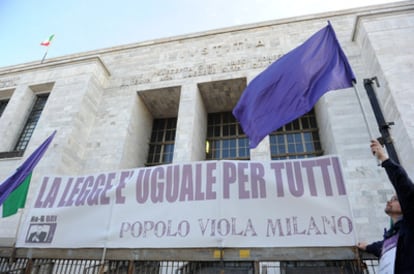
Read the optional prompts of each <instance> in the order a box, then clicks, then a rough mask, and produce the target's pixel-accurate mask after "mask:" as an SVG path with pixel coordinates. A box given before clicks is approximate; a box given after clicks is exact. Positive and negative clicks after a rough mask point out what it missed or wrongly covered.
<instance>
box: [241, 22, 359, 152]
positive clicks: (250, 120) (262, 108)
mask: <svg viewBox="0 0 414 274" xmlns="http://www.w3.org/2000/svg"><path fill="white" fill-rule="evenodd" d="M354 81H355V76H354V73H353V72H352V69H351V66H350V65H349V63H348V60H347V58H346V56H345V54H344V52H343V51H342V49H341V46H340V45H339V43H338V40H337V38H336V35H335V32H334V30H333V28H332V26H331V24H330V23H329V22H328V25H327V26H326V27H325V28H323V29H321V30H320V31H318V32H317V33H315V34H314V35H312V36H311V37H310V38H309V39H308V40H306V41H305V42H304V43H303V44H302V45H300V46H299V47H297V48H295V49H293V50H292V51H290V52H288V53H287V54H285V55H284V56H282V57H281V58H280V59H278V60H276V61H275V62H274V63H273V64H271V65H270V66H269V67H268V68H267V69H266V70H264V71H263V72H262V73H260V74H259V75H258V76H256V78H254V79H253V80H252V81H251V82H250V83H249V85H248V86H247V88H246V89H245V90H244V91H243V94H242V96H241V97H240V100H239V102H238V103H237V105H236V107H235V108H234V109H233V115H234V116H235V117H236V119H237V120H238V121H239V122H240V125H241V127H242V128H243V131H244V133H246V135H247V136H248V137H249V140H250V148H255V147H256V146H257V145H258V144H259V143H260V141H261V140H262V139H263V138H264V137H265V136H266V135H268V134H269V133H271V132H272V131H274V130H277V129H278V128H280V127H282V126H284V125H285V124H287V123H289V122H291V121H293V120H295V119H296V118H298V117H300V116H302V115H303V114H305V113H307V112H309V111H310V110H311V109H312V108H313V106H314V105H315V104H316V102H317V101H318V99H319V98H320V97H321V96H322V95H323V94H325V93H326V92H328V91H330V90H335V89H342V88H348V87H352V82H354Z"/></svg>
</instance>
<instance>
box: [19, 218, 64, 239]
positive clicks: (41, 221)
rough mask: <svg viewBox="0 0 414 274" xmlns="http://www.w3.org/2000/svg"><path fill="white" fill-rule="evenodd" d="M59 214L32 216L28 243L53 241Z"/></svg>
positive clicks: (27, 235)
mask: <svg viewBox="0 0 414 274" xmlns="http://www.w3.org/2000/svg"><path fill="white" fill-rule="evenodd" d="M56 226H57V216H53V215H52V216H32V218H31V220H30V225H29V228H28V229H27V234H26V240H25V242H26V243H39V244H42V243H51V242H52V240H53V237H54V235H55V231H56Z"/></svg>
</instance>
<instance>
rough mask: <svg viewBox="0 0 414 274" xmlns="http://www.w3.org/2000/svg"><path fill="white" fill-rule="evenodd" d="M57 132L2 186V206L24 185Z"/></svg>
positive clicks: (0, 191) (0, 199)
mask: <svg viewBox="0 0 414 274" xmlns="http://www.w3.org/2000/svg"><path fill="white" fill-rule="evenodd" d="M55 134H56V131H54V132H53V133H52V135H50V136H49V137H48V138H47V139H46V140H45V141H44V142H43V144H41V145H40V146H39V147H38V148H37V149H36V150H35V151H34V152H33V153H32V154H31V155H30V156H29V158H27V159H26V161H24V163H23V164H22V165H21V166H20V167H18V168H17V170H16V171H15V172H14V174H13V175H11V176H10V177H9V178H7V179H6V180H5V181H4V182H3V183H1V185H0V205H1V204H3V202H4V201H5V200H6V199H7V197H8V196H9V195H10V194H11V193H12V192H13V191H14V190H15V189H17V188H18V187H19V186H20V184H22V183H23V182H24V181H25V179H26V177H28V175H30V174H31V172H32V170H33V169H34V168H35V166H36V164H37V163H38V162H39V160H40V159H41V158H42V156H43V154H44V153H45V151H46V150H47V147H48V146H49V144H50V143H51V142H52V139H53V137H55Z"/></svg>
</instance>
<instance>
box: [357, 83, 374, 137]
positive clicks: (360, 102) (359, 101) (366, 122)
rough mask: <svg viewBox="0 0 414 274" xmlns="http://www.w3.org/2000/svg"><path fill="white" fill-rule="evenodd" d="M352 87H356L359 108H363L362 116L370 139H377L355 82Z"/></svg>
mask: <svg viewBox="0 0 414 274" xmlns="http://www.w3.org/2000/svg"><path fill="white" fill-rule="evenodd" d="M352 86H353V87H354V90H355V94H356V96H357V98H358V103H359V107H360V108H361V111H362V116H363V117H364V121H365V126H366V127H367V130H368V134H369V138H370V140H372V139H375V137H374V134H372V131H371V127H370V126H369V123H368V119H367V115H366V112H365V108H364V106H363V104H362V100H361V96H360V95H359V91H358V88H357V86H356V85H355V82H352Z"/></svg>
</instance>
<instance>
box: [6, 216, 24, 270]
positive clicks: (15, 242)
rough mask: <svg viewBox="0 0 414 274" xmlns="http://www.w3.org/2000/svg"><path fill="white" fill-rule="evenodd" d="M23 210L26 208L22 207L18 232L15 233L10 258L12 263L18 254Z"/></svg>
mask: <svg viewBox="0 0 414 274" xmlns="http://www.w3.org/2000/svg"><path fill="white" fill-rule="evenodd" d="M23 212H24V208H22V209H21V210H20V216H19V221H18V223H17V229H16V234H15V235H14V239H13V246H12V254H11V256H10V259H9V260H10V263H11V262H13V261H14V258H15V256H16V244H17V237H18V236H19V231H20V226H21V224H22V219H23Z"/></svg>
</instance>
